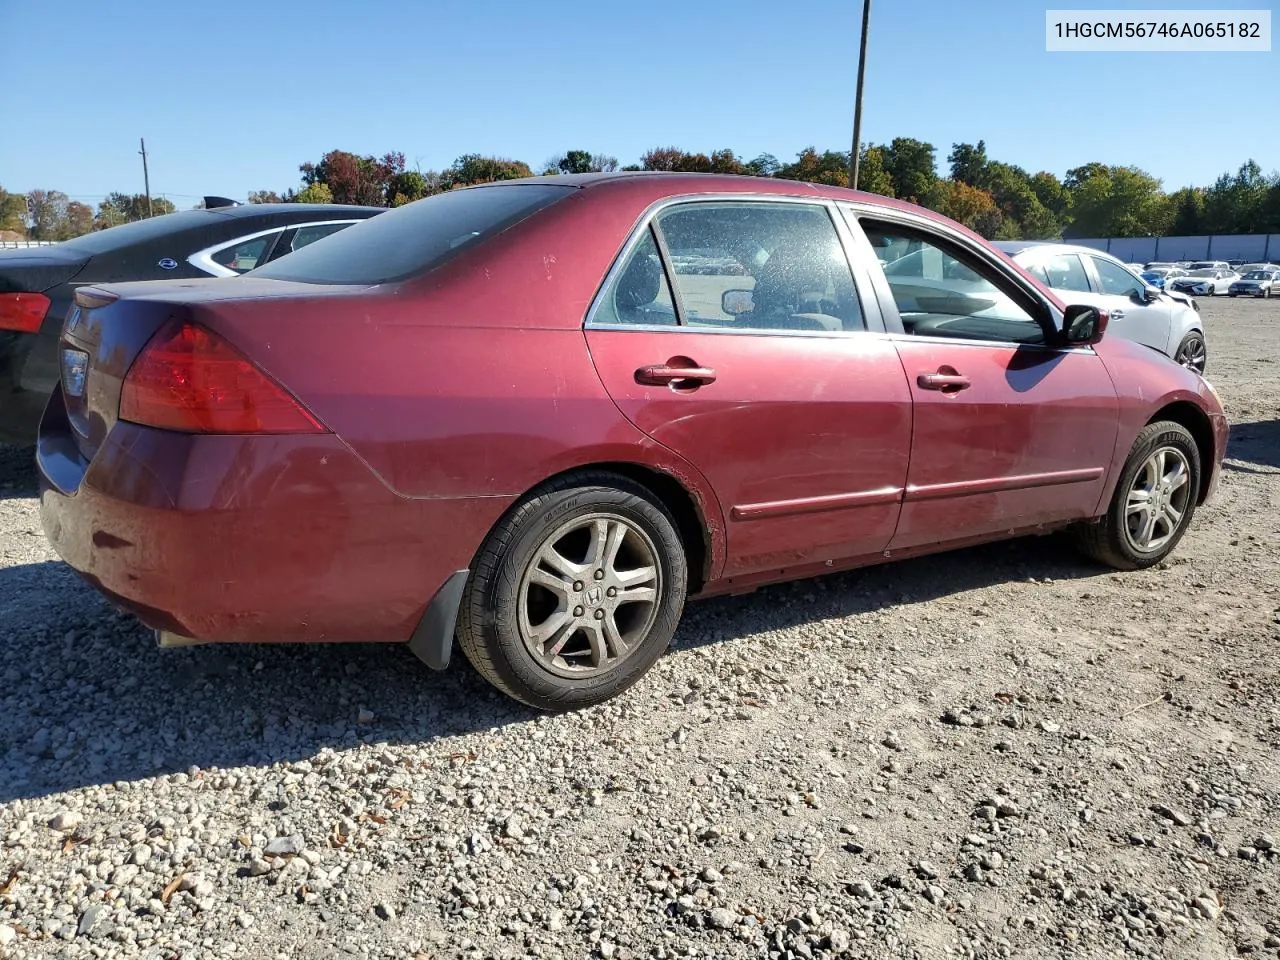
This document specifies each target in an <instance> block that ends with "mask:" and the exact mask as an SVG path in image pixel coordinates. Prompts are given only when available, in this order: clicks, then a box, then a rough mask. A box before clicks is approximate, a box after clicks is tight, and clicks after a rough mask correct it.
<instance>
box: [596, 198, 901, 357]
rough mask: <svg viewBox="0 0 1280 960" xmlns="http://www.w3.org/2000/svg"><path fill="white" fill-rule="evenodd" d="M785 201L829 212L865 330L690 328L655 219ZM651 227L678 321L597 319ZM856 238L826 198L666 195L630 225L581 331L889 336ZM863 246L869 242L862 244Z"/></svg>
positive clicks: (834, 205)
mask: <svg viewBox="0 0 1280 960" xmlns="http://www.w3.org/2000/svg"><path fill="white" fill-rule="evenodd" d="M726 202H727V203H786V204H791V205H793V206H795V205H801V206H806V207H822V208H823V209H825V210H826V213H827V218H828V219H829V220H830V222H831V227H832V229H833V230H834V231H835V235H836V237H837V239H838V241H839V244H840V250H841V252H842V253H843V254H844V258H845V264H846V266H847V267H848V269H849V275H850V277H851V279H852V281H853V287H854V293H855V295H856V296H857V298H858V305H859V307H860V309H861V312H862V322H863V328H862V329H861V330H790V329H774V328H762V329H751V328H744V329H736V328H734V327H727V326H725V327H720V326H712V325H708V326H705V327H704V326H697V327H691V326H689V325H688V324H686V323H685V313H684V303H683V299H682V297H681V295H680V291H679V289H678V285H677V284H676V283H674V282H673V275H674V268H673V267H672V266H671V263H670V260H671V254H670V251H669V250H668V249H667V242H666V238H665V237H664V236H663V234H662V230H661V229H660V228H659V226H658V224H657V217H658V215H659V214H661V213H662V212H663V211H665V210H666V209H667V208H669V207H673V206H687V205H692V204H698V203H726ZM650 229H652V232H653V236H654V238H655V242H656V243H657V246H658V259H659V260H660V261H661V262H662V271H663V275H664V276H665V277H666V280H667V286H668V287H669V288H670V291H671V300H672V305H673V306H674V307H675V310H676V320H677V323H676V324H674V325H671V324H640V323H610V322H607V321H601V320H598V319H597V314H598V313H599V312H600V310H601V305H602V304H603V302H604V298H605V297H606V296H607V295H608V292H609V290H610V289H612V287H613V284H614V282H615V280H616V279H617V277H618V275H619V274H620V273H621V272H622V270H623V269H624V267H625V265H626V264H627V263H628V262H629V260H630V257H631V253H632V251H633V250H634V249H635V247H636V246H637V245H638V244H639V243H640V242H641V240H642V238H643V237H644V234H645V232H646V231H647V230H650ZM853 241H854V237H853V234H852V232H851V231H849V229H848V227H847V225H846V224H845V223H844V218H843V217H841V216H840V214H839V211H837V210H836V201H834V200H832V199H830V198H828V197H823V196H804V195H793V194H774V193H747V192H742V193H734V192H729V193H725V192H716V193H683V194H674V195H671V196H667V197H662V198H661V199H659V200H655V201H654V202H653V203H651V204H649V206H648V207H646V208H645V209H644V210H643V211H642V212H641V213H640V215H639V216H638V217H637V218H636V222H635V223H634V224H633V225H632V227H631V229H630V231H629V232H628V234H627V237H626V239H625V240H624V241H623V243H622V246H621V247H620V248H619V250H618V253H617V254H616V255H615V256H614V258H613V262H612V263H611V264H610V265H609V269H608V270H607V271H606V272H605V275H604V278H603V279H602V280H601V281H600V284H599V285H598V286H597V287H596V292H595V294H594V295H593V296H592V298H591V302H590V304H589V305H588V307H587V312H586V314H585V315H584V316H583V320H582V327H583V329H584V330H634V331H638V332H645V333H685V332H687V333H696V334H704V333H705V334H713V335H730V336H739V337H741V336H761V337H769V336H771V337H819V338H826V337H851V336H862V335H865V334H867V333H887V332H890V331H888V329H887V328H886V326H885V323H884V318H883V316H882V314H881V310H880V301H879V298H877V297H876V296H875V294H874V292H873V291H872V289H871V287H870V282H871V277H870V275H869V273H868V272H867V271H866V269H865V264H864V263H863V262H862V260H861V258H860V256H858V254H857V253H856V252H855V250H854V247H855V244H854V242H853ZM863 242H864V243H865V242H866V241H865V239H864V240H863Z"/></svg>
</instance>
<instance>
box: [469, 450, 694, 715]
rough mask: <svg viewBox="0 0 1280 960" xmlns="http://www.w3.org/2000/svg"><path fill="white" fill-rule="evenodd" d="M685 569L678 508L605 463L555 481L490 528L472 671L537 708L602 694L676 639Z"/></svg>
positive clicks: (586, 701)
mask: <svg viewBox="0 0 1280 960" xmlns="http://www.w3.org/2000/svg"><path fill="white" fill-rule="evenodd" d="M687 584H688V567H687V560H686V557H685V552H684V545H683V543H682V542H681V540H680V535H679V533H677V530H676V524H675V521H674V520H673V519H672V517H671V515H670V513H668V512H667V510H666V509H665V508H664V507H663V506H662V504H661V503H660V502H659V501H658V500H657V499H656V498H654V496H653V495H652V494H651V493H650V492H649V491H648V490H647V489H646V488H645V487H643V486H641V485H640V484H638V483H635V482H634V481H632V480H629V479H627V478H625V477H622V476H619V475H616V474H612V473H604V472H584V473H579V474H576V475H570V476H568V477H565V478H562V479H560V480H557V481H554V482H552V483H549V484H547V485H545V486H543V487H541V488H540V489H538V490H535V491H534V492H533V493H532V494H530V495H529V496H528V497H526V498H525V499H524V500H523V501H522V502H521V503H520V504H519V505H518V506H517V507H516V508H515V509H514V510H512V511H511V512H510V513H509V514H508V515H507V516H506V517H504V518H503V519H502V520H501V521H499V523H498V524H497V526H496V527H495V528H494V530H493V531H492V532H491V533H490V534H489V536H488V538H487V539H486V541H485V543H484V545H483V546H482V547H481V549H480V552H479V554H478V555H477V557H476V562H475V563H474V564H473V565H472V574H471V577H470V578H469V580H468V582H467V589H466V594H465V596H464V598H463V603H462V610H461V612H460V615H459V619H458V632H457V635H458V644H459V646H461V647H462V651H463V653H465V654H466V656H467V659H468V660H470V661H471V663H472V665H474V666H475V668H476V670H477V671H478V672H479V673H480V675H481V676H483V677H484V678H485V679H486V680H488V681H489V682H490V683H491V684H493V685H494V686H495V687H497V688H498V689H499V690H501V691H502V692H503V693H505V694H507V695H508V696H511V697H514V698H515V699H516V700H519V701H521V702H522V703H525V704H527V705H529V706H531V707H534V708H536V709H538V710H546V711H553V712H559V711H565V710H573V709H577V708H581V707H587V706H591V705H594V704H597V703H602V702H603V701H605V700H608V699H610V698H612V697H614V696H617V695H618V694H619V693H621V692H622V691H623V690H625V689H627V688H628V687H630V686H631V685H632V684H634V683H635V682H636V681H637V680H639V679H640V677H641V676H643V675H644V674H645V672H646V671H648V670H649V668H650V667H652V666H653V664H654V662H655V661H656V660H657V659H658V657H659V656H661V655H662V652H663V651H664V650H665V649H666V648H667V646H668V645H669V644H670V642H671V637H672V635H673V634H674V633H675V629H676V625H677V624H678V623H679V621H680V615H681V613H682V612H683V609H684V601H685V592H686V589H687Z"/></svg>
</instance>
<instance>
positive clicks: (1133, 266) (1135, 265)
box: [1125, 263, 1147, 273]
mask: <svg viewBox="0 0 1280 960" xmlns="http://www.w3.org/2000/svg"><path fill="white" fill-rule="evenodd" d="M1125 266H1126V267H1128V268H1129V269H1130V270H1132V271H1133V272H1134V273H1142V271H1143V270H1145V269H1147V268H1146V267H1145V266H1144V265H1143V264H1141V263H1126V264H1125Z"/></svg>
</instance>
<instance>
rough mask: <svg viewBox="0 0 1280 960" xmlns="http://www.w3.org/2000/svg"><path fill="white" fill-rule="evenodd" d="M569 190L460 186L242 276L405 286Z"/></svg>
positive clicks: (536, 186) (570, 189)
mask: <svg viewBox="0 0 1280 960" xmlns="http://www.w3.org/2000/svg"><path fill="white" fill-rule="evenodd" d="M575 189H576V188H575V187H565V186H554V185H551V184H533V183H531V184H511V185H503V186H483V187H467V188H465V189H461V190H451V191H449V192H448V193H438V194H436V195H435V196H433V197H427V198H426V199H424V200H417V201H415V202H414V203H410V204H406V205H405V206H403V207H397V208H396V209H394V210H390V211H388V212H387V213H383V214H379V215H378V216H376V217H372V218H370V219H368V220H365V221H363V222H362V223H357V224H355V225H353V226H351V227H348V228H347V229H346V230H343V231H341V232H339V233H336V234H334V235H332V236H329V237H325V239H324V240H321V241H319V242H317V243H312V244H309V245H308V246H305V247H303V248H302V249H301V250H298V251H297V252H295V253H290V254H288V255H287V256H284V257H281V258H280V259H279V260H274V261H272V262H271V263H268V264H266V265H265V266H262V267H259V268H258V269H256V270H250V271H249V272H248V273H247V274H245V276H250V277H273V278H275V279H277V280H297V281H300V282H302V283H352V284H374V283H390V282H393V281H396V280H405V279H407V278H409V277H412V276H416V275H418V274H422V273H426V272H427V271H428V270H431V269H433V268H434V267H437V266H439V265H440V264H442V263H444V262H445V261H446V260H448V259H449V258H450V257H452V256H454V255H455V254H456V253H459V252H461V250H462V249H463V248H465V247H468V246H470V245H472V244H475V243H478V242H479V241H481V240H484V239H485V238H486V237H491V236H493V235H494V234H495V233H499V232H501V231H502V230H505V229H507V228H508V227H510V226H512V225H513V224H515V223H518V222H519V221H521V220H523V219H525V218H526V217H529V216H531V215H532V214H534V213H536V212H537V211H539V210H541V209H543V208H544V207H546V206H549V205H550V204H552V203H555V202H556V201H557V200H560V199H563V198H564V197H567V196H568V195H569V194H570V193H572V192H573V190H575Z"/></svg>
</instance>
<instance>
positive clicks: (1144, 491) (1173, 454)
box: [1125, 446, 1192, 553]
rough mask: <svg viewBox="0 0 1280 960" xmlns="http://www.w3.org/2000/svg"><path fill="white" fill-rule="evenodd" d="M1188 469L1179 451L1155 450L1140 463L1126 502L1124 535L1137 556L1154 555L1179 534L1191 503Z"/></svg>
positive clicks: (1173, 448) (1172, 448)
mask: <svg viewBox="0 0 1280 960" xmlns="http://www.w3.org/2000/svg"><path fill="white" fill-rule="evenodd" d="M1190 478H1191V466H1190V464H1188V463H1187V458H1186V456H1185V455H1184V454H1183V453H1182V451H1181V450H1179V449H1177V448H1176V447H1172V446H1165V447H1160V448H1158V449H1157V450H1156V451H1155V452H1154V453H1152V454H1151V456H1149V457H1147V459H1146V460H1144V461H1143V463H1142V466H1141V467H1139V468H1138V472H1137V474H1136V475H1135V476H1134V478H1133V482H1132V484H1131V485H1130V487H1129V494H1128V497H1127V499H1126V503H1125V533H1126V535H1127V536H1128V539H1129V543H1130V544H1131V545H1132V546H1133V548H1134V549H1135V550H1137V551H1139V552H1140V553H1154V552H1155V551H1157V550H1159V549H1160V548H1161V547H1163V546H1164V545H1165V544H1166V543H1168V542H1169V540H1170V539H1172V538H1173V536H1174V535H1175V534H1176V533H1177V532H1178V526H1179V524H1181V523H1182V518H1183V516H1184V515H1185V514H1186V512H1187V506H1188V504H1189V503H1190V500H1191V493H1192V491H1191V484H1190V483H1189V480H1190Z"/></svg>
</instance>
